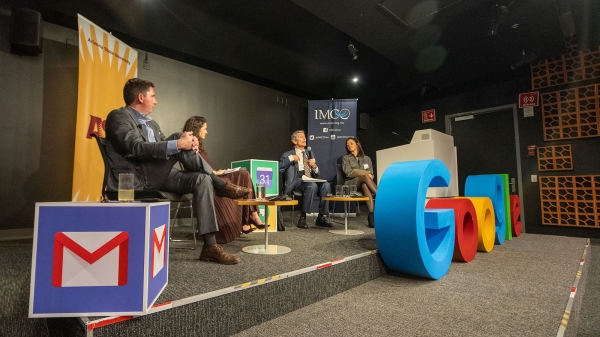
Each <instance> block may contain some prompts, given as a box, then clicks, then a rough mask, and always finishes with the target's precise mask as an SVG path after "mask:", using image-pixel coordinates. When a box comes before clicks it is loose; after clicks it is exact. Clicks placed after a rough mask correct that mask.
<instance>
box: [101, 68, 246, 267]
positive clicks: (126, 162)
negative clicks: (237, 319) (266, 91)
mask: <svg viewBox="0 0 600 337" xmlns="http://www.w3.org/2000/svg"><path fill="white" fill-rule="evenodd" d="M123 98H124V99H125V104H126V106H125V107H123V108H119V109H116V110H113V111H111V112H110V113H109V114H108V117H107V118H106V140H107V142H106V154H107V157H108V162H109V165H110V167H111V171H112V173H113V175H112V176H111V177H109V179H108V182H107V187H108V189H109V190H113V191H115V190H117V186H118V176H119V173H133V174H134V175H135V178H136V179H135V180H136V182H135V187H134V188H135V189H136V190H161V191H166V192H174V193H178V194H186V193H193V194H194V201H193V202H194V210H195V211H196V212H195V213H196V218H197V220H198V221H197V223H198V231H199V233H200V235H202V237H203V239H204V246H203V248H202V252H201V254H200V260H202V261H212V262H217V263H221V264H236V263H238V262H239V260H238V258H237V257H236V256H235V255H232V254H229V253H227V252H225V251H224V250H223V249H222V248H221V247H220V246H219V245H217V242H216V239H215V232H217V231H218V230H219V226H218V224H217V218H216V215H215V206H214V203H213V189H214V193H215V194H216V195H217V196H225V197H229V198H232V199H237V198H241V197H243V196H246V195H247V194H248V193H250V191H251V190H250V189H249V188H245V187H241V186H236V185H233V184H231V183H229V182H225V181H223V180H222V179H220V178H219V177H217V176H216V175H215V174H214V172H213V169H212V168H211V167H210V165H209V164H208V163H206V161H204V159H202V157H201V156H199V155H197V154H196V151H197V150H198V139H197V138H196V137H194V136H192V133H191V132H183V133H182V132H176V133H174V134H172V135H170V136H169V137H166V136H165V135H164V134H163V133H162V131H161V130H160V127H159V126H158V124H157V123H156V122H155V121H153V120H152V118H151V117H150V116H149V115H150V113H151V112H152V109H153V108H154V106H155V105H156V103H157V102H156V97H155V93H154V84H153V83H152V82H149V81H146V80H142V79H139V78H133V79H130V80H129V81H127V83H125V87H124V88H123ZM177 161H179V162H181V163H182V165H183V167H184V168H185V171H180V170H177V169H175V168H174V167H173V166H174V165H175V163H176V162H177Z"/></svg>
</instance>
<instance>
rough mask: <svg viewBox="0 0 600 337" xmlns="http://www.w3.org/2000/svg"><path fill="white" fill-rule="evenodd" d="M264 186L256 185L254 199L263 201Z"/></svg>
mask: <svg viewBox="0 0 600 337" xmlns="http://www.w3.org/2000/svg"><path fill="white" fill-rule="evenodd" d="M265 191H266V186H265V184H261V183H257V184H256V199H257V200H263V199H264V198H265Z"/></svg>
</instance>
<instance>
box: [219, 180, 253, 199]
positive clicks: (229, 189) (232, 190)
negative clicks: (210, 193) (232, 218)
mask: <svg viewBox="0 0 600 337" xmlns="http://www.w3.org/2000/svg"><path fill="white" fill-rule="evenodd" d="M250 192H252V189H251V188H248V187H242V186H238V185H234V184H232V183H230V182H229V181H228V182H227V185H225V187H223V188H222V189H220V190H215V195H216V196H217V197H225V198H229V199H239V198H243V197H245V196H247V195H248V194H250Z"/></svg>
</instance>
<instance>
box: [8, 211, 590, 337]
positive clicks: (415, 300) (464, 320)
mask: <svg viewBox="0 0 600 337" xmlns="http://www.w3.org/2000/svg"><path fill="white" fill-rule="evenodd" d="M336 220H337V221H340V219H336ZM288 222H289V218H288ZM365 223H366V221H365V216H364V214H363V215H361V216H359V217H358V218H356V219H351V226H350V228H356V229H361V230H364V231H365V232H366V235H364V236H361V237H360V238H357V237H342V238H340V237H338V236H336V235H333V234H329V233H327V230H326V229H322V228H316V227H314V225H311V229H309V230H300V229H297V228H295V227H288V228H287V229H288V230H287V231H286V232H285V233H275V234H273V235H270V243H271V244H281V245H286V246H288V247H290V248H292V252H291V253H290V254H286V255H283V256H279V257H277V256H257V255H249V254H244V253H240V252H239V250H240V249H241V247H243V246H246V245H250V244H260V243H262V242H263V238H264V237H263V234H257V233H253V234H250V235H245V236H243V237H242V238H240V239H238V240H237V241H235V242H234V243H232V244H230V245H226V246H225V248H226V249H227V250H228V251H231V252H236V254H237V255H238V256H240V258H241V259H242V263H241V264H240V265H237V266H219V265H216V264H210V263H203V262H200V261H198V260H197V257H198V255H199V250H197V251H190V250H187V249H175V248H173V249H171V263H172V264H171V266H170V268H171V270H170V273H169V274H170V280H169V281H170V282H169V286H168V287H167V288H166V289H165V292H164V293H163V294H162V295H161V297H160V298H159V301H158V302H164V301H169V300H175V299H180V298H183V297H186V296H192V295H196V294H198V293H201V292H206V291H212V290H216V289H221V288H223V287H226V286H232V285H236V284H240V283H243V282H247V281H250V280H255V279H257V278H262V277H267V276H270V275H276V274H279V273H282V272H287V271H291V270H294V269H295V268H296V269H298V267H300V268H303V267H306V266H308V265H314V264H317V263H322V262H324V261H327V260H331V259H335V258H337V257H341V256H348V255H352V254H356V253H355V250H361V251H364V250H371V249H374V248H376V243H375V241H374V235H373V232H372V230H371V229H368V228H366V226H365ZM336 227H337V228H342V225H341V224H337V225H336ZM308 233H313V234H317V235H310V234H308ZM309 236H310V238H309ZM305 237H306V238H305ZM333 237H337V239H339V241H336V242H334V243H332V242H328V240H330V239H331V238H333ZM538 238H539V239H538ZM303 240H304V241H303ZM517 240H518V241H522V242H526V243H527V244H526V245H516V244H515V243H516V242H517V241H512V242H510V241H509V242H507V243H506V244H505V245H503V246H496V247H495V249H494V250H493V251H492V252H491V253H489V254H484V253H478V256H477V258H476V259H475V260H474V261H473V262H471V263H468V264H461V263H453V264H452V267H451V269H450V271H449V273H448V275H446V276H445V277H444V278H442V279H441V280H439V281H429V280H425V279H421V278H416V277H412V276H409V275H387V276H385V277H382V278H379V279H376V280H374V281H371V282H368V283H365V284H362V285H360V286H358V287H356V288H353V289H350V290H348V291H345V292H343V293H341V294H338V295H335V296H332V297H330V298H328V299H325V300H322V301H320V302H318V303H315V304H312V305H309V306H307V307H304V308H301V309H299V310H296V311H294V312H291V313H289V314H286V315H284V316H281V317H280V318H277V319H274V320H272V321H269V322H266V323H263V324H261V325H258V326H255V327H252V328H249V329H247V330H245V331H243V332H240V333H239V334H238V335H237V336H259V335H282V336H291V335H292V334H293V335H295V336H296V335H301V336H302V335H304V336H308V335H325V334H327V335H331V336H338V335H339V336H341V335H345V336H359V335H360V336H362V335H367V334H373V335H378V336H403V335H406V336H419V335H423V336H424V335H428V336H436V335H440V336H441V335H443V336H453V335H456V336H459V335H461V336H465V335H469V336H500V335H502V336H507V335H513V336H555V335H556V332H557V329H558V323H559V322H560V317H562V314H563V311H564V308H565V305H566V301H567V299H568V288H569V287H570V284H572V283H573V281H574V275H575V272H576V270H577V266H573V263H572V262H566V263H565V262H564V261H563V259H565V260H566V261H572V260H573V259H574V260H578V259H579V258H581V249H579V251H572V252H571V250H573V249H571V248H569V247H565V245H566V246H571V244H573V246H575V247H578V246H581V245H580V244H579V242H581V241H580V240H582V239H576V238H564V237H553V236H536V235H524V236H523V237H521V238H518V239H517ZM542 242H545V243H544V244H542ZM180 245H182V244H180ZM305 245H308V246H312V249H308V250H307V249H304V248H303V247H304V246H305ZM550 248H551V249H550ZM592 248H593V249H590V251H589V252H588V253H589V254H590V256H589V258H588V260H589V262H591V263H590V265H589V271H588V273H589V277H588V281H587V285H586V290H585V293H584V294H578V295H583V300H582V302H583V303H582V307H581V310H580V311H581V314H580V315H579V317H580V319H579V324H578V330H577V332H578V333H577V336H600V309H599V307H598V305H597V303H600V302H599V300H600V242H598V240H596V241H594V240H592ZM575 250H576V249H575ZM174 260H177V261H179V262H180V263H179V262H178V263H173V262H174ZM303 260H304V261H305V262H304V263H302V261H303ZM306 261H308V263H307V262H306ZM561 261H562V262H561ZM267 262H268V263H267ZM179 264H181V265H180V266H179ZM0 265H1V266H2V268H0V299H2V301H3V306H2V309H0V336H48V335H49V332H48V325H47V322H46V320H45V319H29V318H27V314H28V302H29V284H30V279H29V275H30V268H31V240H29V241H27V240H25V241H15V242H0ZM198 270H200V271H201V272H202V278H201V279H202V280H201V281H200V279H199V278H198V276H197V275H198V274H197V273H198ZM192 271H195V273H194V272H192ZM222 271H225V272H224V273H221V272H222ZM238 271H242V272H240V273H238ZM220 281H223V282H224V283H219V282H220ZM565 284H568V285H569V286H565ZM175 287H180V289H175ZM257 289H258V288H257ZM565 292H566V294H567V295H566V296H565ZM417 294H418V295H417ZM476 314H477V315H479V316H476ZM271 317H272V316H271ZM475 317H479V318H477V319H475ZM134 321H135V320H134ZM50 325H52V324H50ZM64 335H66V336H68V335H70V334H68V333H66V334H64ZM131 335H132V336H133V335H136V334H131ZM138 335H140V334H138ZM166 335H169V333H166Z"/></svg>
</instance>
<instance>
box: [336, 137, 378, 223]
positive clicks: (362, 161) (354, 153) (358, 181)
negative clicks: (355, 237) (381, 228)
mask: <svg viewBox="0 0 600 337" xmlns="http://www.w3.org/2000/svg"><path fill="white" fill-rule="evenodd" d="M346 153H347V154H346V155H345V156H343V157H342V171H344V175H345V176H346V181H345V182H344V184H345V185H356V190H357V191H359V192H362V194H363V195H364V196H365V197H369V201H367V208H368V209H369V215H368V221H369V227H371V228H373V227H375V226H374V222H373V196H374V195H375V193H377V185H376V184H375V182H374V181H373V163H372V162H371V158H369V157H368V156H365V153H364V152H363V149H362V147H361V146H360V142H359V141H358V139H356V138H354V137H350V138H348V139H347V140H346ZM354 170H362V171H367V172H358V171H355V172H354V173H353V172H352V171H354Z"/></svg>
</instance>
